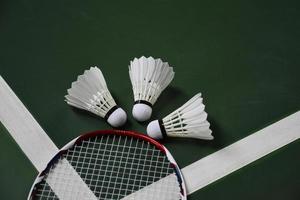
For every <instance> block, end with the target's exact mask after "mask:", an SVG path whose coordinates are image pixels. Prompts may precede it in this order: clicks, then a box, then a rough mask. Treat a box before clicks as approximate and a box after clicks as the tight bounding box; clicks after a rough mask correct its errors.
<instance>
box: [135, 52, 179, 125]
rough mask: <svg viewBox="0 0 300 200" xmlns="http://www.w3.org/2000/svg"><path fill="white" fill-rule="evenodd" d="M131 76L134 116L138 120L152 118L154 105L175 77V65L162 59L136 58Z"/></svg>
mask: <svg viewBox="0 0 300 200" xmlns="http://www.w3.org/2000/svg"><path fill="white" fill-rule="evenodd" d="M129 76H130V80H131V84H132V88H133V94H134V106H133V109H132V115H133V117H134V118H135V119H136V120H138V121H146V120H148V119H150V117H151V114H152V106H153V104H154V103H155V102H156V100H157V98H158V97H159V95H160V94H161V92H162V91H163V90H164V89H165V88H166V87H167V86H168V85H169V83H170V82H171V81H172V79H173V77H174V71H173V67H170V66H169V64H168V63H167V62H163V61H162V60H161V59H154V58H152V57H149V58H146V57H144V56H142V57H141V58H134V60H133V61H130V65H129Z"/></svg>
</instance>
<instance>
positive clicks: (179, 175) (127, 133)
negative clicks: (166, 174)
mask: <svg viewBox="0 0 300 200" xmlns="http://www.w3.org/2000/svg"><path fill="white" fill-rule="evenodd" d="M98 135H125V136H130V137H133V138H136V139H141V140H144V141H147V142H149V143H151V144H153V145H154V146H156V147H157V148H158V149H159V150H160V151H161V152H162V153H164V154H165V155H166V156H167V158H168V159H169V161H170V163H171V165H172V167H173V168H174V171H175V173H176V176H177V179H178V182H179V184H180V189H181V195H182V200H186V198H187V193H186V187H185V183H184V179H183V176H182V173H181V171H180V168H179V167H178V165H177V163H176V161H175V159H174V158H173V156H172V155H171V153H170V152H169V150H168V149H167V148H166V147H165V146H163V145H162V144H160V143H159V142H157V141H156V140H154V139H152V138H150V137H148V136H146V135H144V134H142V133H139V132H136V131H125V130H97V131H92V132H89V133H85V134H82V135H80V136H78V137H77V138H75V139H73V140H72V141H70V142H69V143H67V144H66V145H65V146H64V147H63V148H61V149H60V151H59V152H58V153H57V154H56V155H55V156H54V157H53V158H52V159H51V160H50V162H49V163H48V164H47V166H46V168H45V170H43V171H42V172H40V173H39V174H38V176H37V178H36V179H35V181H34V183H33V185H32V187H31V190H30V193H29V196H28V200H30V199H32V197H33V196H34V194H35V191H34V188H35V185H36V184H38V183H40V182H41V181H42V180H43V177H44V176H45V174H46V173H47V172H48V170H49V169H50V168H51V166H52V165H53V164H54V163H55V162H56V161H57V160H58V159H59V158H60V157H61V156H62V155H63V154H65V153H66V152H67V151H68V150H69V149H70V148H72V147H74V145H77V144H80V143H81V142H82V141H83V140H87V139H88V138H93V137H96V136H98Z"/></svg>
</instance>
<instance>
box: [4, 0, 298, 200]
mask: <svg viewBox="0 0 300 200" xmlns="http://www.w3.org/2000/svg"><path fill="white" fill-rule="evenodd" d="M299 22H300V2H299V1H258V0H255V1H237V0H236V1H232V0H229V1H222V0H217V1H199V0H198V1H196V0H195V1H172V0H148V1H137V0H134V1H100V0H98V1H96V0H94V1H92V0H88V1H70V0H60V1H59V0H52V1H40V0H31V1H29V0H16V1H8V0H2V1H1V2H0V75H2V76H3V78H5V80H6V81H7V82H8V83H9V84H10V86H11V87H12V89H13V90H14V91H15V92H16V93H17V94H18V96H19V98H20V99H21V100H22V101H23V102H24V104H25V105H26V106H27V108H28V109H29V110H30V111H31V112H32V114H33V115H34V116H35V118H36V119H37V121H38V122H39V123H40V124H41V126H42V127H43V128H44V129H45V131H46V132H47V133H48V135H49V136H50V137H51V139H53V141H54V142H55V144H57V146H59V147H62V146H63V145H64V144H65V143H67V142H68V141H69V140H71V139H72V138H74V137H76V136H78V135H79V134H81V133H85V132H89V131H92V130H98V129H109V128H110V127H109V125H108V124H106V123H105V122H104V120H102V119H100V118H97V117H95V116H93V115H91V114H88V113H86V112H83V111H79V110H77V109H73V108H70V107H69V106H68V105H67V104H66V103H65V102H64V95H65V94H66V90H67V89H68V88H69V87H70V84H71V82H72V81H74V80H75V79H76V77H77V75H79V74H81V73H82V72H83V71H84V70H85V69H87V68H89V67H90V66H95V65H97V66H98V67H99V68H101V70H102V72H103V73H104V76H105V78H106V81H107V84H108V87H109V89H110V90H111V93H112V94H113V96H114V97H115V99H116V101H117V102H118V103H119V105H120V106H122V107H123V108H124V109H125V110H126V111H127V113H128V115H129V121H128V123H127V125H126V126H125V129H127V130H136V131H139V132H142V133H145V127H146V125H147V123H144V124H143V123H137V122H136V121H135V120H134V119H133V118H132V115H131V108H132V105H133V95H132V90H131V84H130V81H129V76H128V65H129V62H130V60H132V59H133V58H134V57H140V56H142V55H145V56H153V57H160V58H162V59H163V60H164V61H167V62H169V64H170V65H171V66H173V67H174V71H175V78H174V80H173V81H172V83H171V86H170V87H168V88H167V89H166V90H165V91H164V92H163V93H162V95H161V97H160V98H159V99H158V101H157V103H156V104H155V105H154V111H153V112H154V113H153V117H152V119H155V118H160V117H163V116H165V115H166V114H168V113H170V112H171V111H173V110H174V109H176V108H177V107H178V106H180V105H182V104H183V103H184V102H186V101H187V100H188V99H190V98H191V97H192V96H193V95H194V94H196V93H198V92H201V93H202V95H203V97H204V103H205V105H206V111H207V112H208V115H209V117H208V120H209V121H210V123H211V129H212V130H213V135H214V137H215V140H213V141H196V140H192V139H169V140H166V141H165V145H166V146H167V147H168V149H169V150H170V151H171V152H172V154H173V155H174V157H175V158H176V160H177V162H178V163H179V165H180V166H181V167H184V166H186V165H188V164H190V163H192V162H194V161H197V160H199V159H201V158H203V157H204V156H206V155H209V154H211V153H213V152H215V151H217V150H219V149H221V148H223V147H225V146H227V145H230V144H232V143H233V142H235V141H238V140H240V139H242V138H244V137H246V136H248V135H250V134H251V133H253V132H255V131H257V130H259V129H261V128H263V127H265V126H267V125H269V124H271V123H273V122H275V121H277V120H279V119H281V118H283V117H285V116H287V115H289V114H292V113H294V112H296V111H298V110H300V78H299V75H300V59H299V55H300V23H299ZM0 98H1V97H0ZM299 131H300V130H299ZM253 148H255V147H253ZM299 152H300V142H299V140H298V141H296V142H294V143H292V144H290V145H288V146H286V147H284V148H282V149H280V150H278V151H276V152H274V153H272V154H270V155H268V156H266V157H264V158H262V159H260V160H258V161H256V162H254V163H252V164H250V165H248V166H247V167H245V168H242V169H240V170H238V171H237V172H235V173H233V174H231V175H229V176H227V177H225V178H222V179H221V180H219V181H217V182H215V183H213V184H211V185H209V186H207V187H205V188H203V189H201V190H199V191H197V192H195V193H194V194H192V195H191V196H189V200H201V199H203V200H204V199H205V200H218V199H222V200H224V199H237V200H239V199H243V200H253V199H272V200H283V199H284V200H299V199H300V190H299V188H300V172H299V169H300V159H299V158H300V156H299ZM36 175H37V172H36V171H35V168H34V167H33V166H32V165H31V163H30V161H29V160H28V159H27V158H26V157H25V156H24V154H23V153H22V151H21V150H20V148H18V146H17V145H16V144H15V142H14V141H13V139H12V138H11V137H10V136H9V135H8V133H7V131H6V130H5V128H4V127H3V126H1V125H0V177H1V178H0V194H1V195H0V196H1V197H0V199H3V200H4V199H5V200H24V199H26V197H27V194H28V192H29V190H30V187H31V185H32V182H33V180H34V179H35V176H36ZM198 178H199V179H201V177H198Z"/></svg>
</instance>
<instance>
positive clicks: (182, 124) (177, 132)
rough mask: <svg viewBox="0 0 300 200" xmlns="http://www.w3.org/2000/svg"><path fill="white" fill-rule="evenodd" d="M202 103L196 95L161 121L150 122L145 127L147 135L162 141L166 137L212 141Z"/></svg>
mask: <svg viewBox="0 0 300 200" xmlns="http://www.w3.org/2000/svg"><path fill="white" fill-rule="evenodd" d="M202 101H203V99H202V97H201V93H199V94H196V95H195V96H194V97H193V98H191V99H190V100H189V101H188V102H186V103H185V104H184V105H182V106H181V107H180V108H178V109H177V110H175V111H174V112H172V113H171V114H169V115H168V116H166V117H164V118H163V119H162V120H154V121H152V122H150V123H149V124H148V127H147V134H148V135H149V136H150V137H152V138H154V139H163V138H164V137H166V136H169V137H186V138H197V139H204V140H212V139H214V137H213V136H212V135H211V133H212V131H211V130H210V128H209V126H210V124H209V122H208V121H207V113H206V112H205V111H204V108H205V106H204V104H203V103H202Z"/></svg>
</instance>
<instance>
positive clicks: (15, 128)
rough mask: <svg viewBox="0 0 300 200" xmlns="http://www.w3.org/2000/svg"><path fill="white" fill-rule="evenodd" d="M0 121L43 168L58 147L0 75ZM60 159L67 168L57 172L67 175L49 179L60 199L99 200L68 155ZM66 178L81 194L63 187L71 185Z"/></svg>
mask: <svg viewBox="0 0 300 200" xmlns="http://www.w3.org/2000/svg"><path fill="white" fill-rule="evenodd" d="M0 121H1V123H2V124H3V125H4V126H5V128H6V129H7V130H8V132H9V133H10V135H11V136H12V137H13V138H14V140H15V141H16V142H17V144H18V145H19V146H20V148H21V149H22V151H23V152H24V153H25V155H26V156H27V157H28V159H29V160H30V161H31V162H32V164H33V165H34V166H35V168H36V169H37V170H38V171H39V172H42V171H43V170H44V169H45V168H46V166H47V164H48V162H49V161H50V160H51V159H52V158H53V157H54V156H55V155H56V154H57V153H58V148H57V147H56V146H55V144H54V143H53V142H52V141H51V139H50V138H49V137H48V135H47V134H46V133H45V131H44V130H43V129H42V128H41V126H40V125H39V124H38V123H37V121H36V120H35V119H34V118H33V116H32V115H31V114H30V112H29V111H28V110H27V109H26V107H25V106H24V105H23V103H22V102H21V101H20V100H19V98H18V97H17V96H16V95H15V93H14V92H13V91H12V90H11V88H10V87H9V86H8V85H7V84H6V82H5V81H4V79H3V78H2V77H1V76H0ZM61 163H62V164H61V169H62V170H64V171H60V170H56V172H57V173H63V174H65V177H61V179H51V176H50V177H49V179H48V178H47V179H46V181H47V183H48V184H49V185H50V186H51V189H52V190H53V192H54V193H55V194H56V195H57V196H58V197H59V199H61V200H74V199H78V200H82V199H86V200H96V199H97V198H96V197H95V195H94V194H93V192H92V191H91V190H90V189H89V187H88V186H87V185H86V184H85V182H84V181H83V180H82V179H81V177H80V176H79V175H78V174H77V172H76V171H75V170H74V168H73V167H72V166H71V164H69V162H68V161H67V160H65V159H62V161H61ZM65 179H68V180H70V182H71V183H73V184H76V186H78V187H77V189H78V190H81V191H82V192H81V193H80V195H76V194H77V193H76V192H73V191H72V189H65V190H62V189H61V188H68V187H69V185H70V184H68V182H65ZM75 195H76V196H75Z"/></svg>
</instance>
